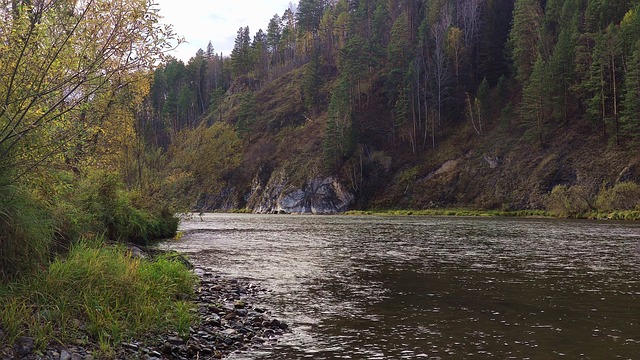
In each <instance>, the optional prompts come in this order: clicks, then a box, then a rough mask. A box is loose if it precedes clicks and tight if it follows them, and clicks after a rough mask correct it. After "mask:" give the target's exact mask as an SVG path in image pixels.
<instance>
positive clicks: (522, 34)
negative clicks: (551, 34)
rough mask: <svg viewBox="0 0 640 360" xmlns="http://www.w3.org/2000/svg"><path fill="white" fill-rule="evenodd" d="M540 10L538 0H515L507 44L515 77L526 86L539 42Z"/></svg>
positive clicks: (537, 52)
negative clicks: (509, 48)
mask: <svg viewBox="0 0 640 360" xmlns="http://www.w3.org/2000/svg"><path fill="white" fill-rule="evenodd" d="M541 19H542V10H541V9H540V2H539V0H516V2H515V7H514V10H513V25H512V27H511V33H510V34H509V45H510V47H511V54H512V59H513V63H514V67H515V70H516V79H517V80H518V81H519V82H520V84H522V85H524V86H526V83H527V81H528V80H529V76H530V75H531V72H532V70H533V65H534V63H535V62H536V61H537V60H536V58H537V56H538V54H539V47H540V44H541V40H542V39H541V36H540V34H541V27H540V22H541Z"/></svg>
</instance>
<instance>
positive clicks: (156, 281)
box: [0, 241, 195, 357]
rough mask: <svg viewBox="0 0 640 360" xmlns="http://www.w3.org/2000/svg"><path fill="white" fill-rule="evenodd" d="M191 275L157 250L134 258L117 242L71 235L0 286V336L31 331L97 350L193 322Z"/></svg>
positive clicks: (104, 353) (43, 339)
mask: <svg viewBox="0 0 640 360" xmlns="http://www.w3.org/2000/svg"><path fill="white" fill-rule="evenodd" d="M194 285H195V277H194V275H192V274H191V273H190V272H189V271H188V269H187V268H186V267H185V265H184V264H183V263H181V262H179V261H174V260H172V259H170V258H167V257H162V256H160V257H159V258H157V259H155V260H153V261H147V260H142V259H140V258H137V257H134V256H132V255H131V253H130V252H129V253H127V248H126V247H124V246H121V245H120V246H106V244H105V243H102V242H99V241H93V242H86V241H82V242H77V243H75V244H74V245H73V246H72V247H71V249H70V251H69V252H68V253H66V254H65V255H64V256H59V257H58V258H56V259H55V260H54V261H53V262H51V263H50V264H49V265H47V266H45V267H44V269H42V270H41V271H38V272H37V273H35V274H32V275H31V276H28V277H21V279H20V280H18V281H16V282H12V283H10V284H8V285H5V286H3V287H2V288H0V301H2V304H3V306H2V308H1V309H0V318H2V327H3V329H4V332H5V333H4V339H3V340H4V341H5V343H6V344H13V343H14V341H15V340H16V339H17V338H18V337H24V336H27V337H31V338H33V339H34V340H35V345H36V347H37V348H40V349H42V348H44V347H45V346H46V345H47V344H48V343H49V342H50V341H52V340H55V341H60V342H62V343H76V344H77V345H83V344H84V345H87V344H91V343H95V344H96V346H97V348H96V349H93V350H94V351H96V352H97V355H99V357H109V356H111V355H112V352H113V350H114V347H115V346H119V344H120V343H121V342H122V341H125V340H127V339H131V338H136V339H149V338H150V336H151V334H162V333H166V332H168V331H170V330H171V331H176V332H178V333H179V334H182V335H183V336H185V335H188V334H189V326H190V325H191V324H193V323H194V321H195V318H194V313H193V311H192V310H193V304H192V303H190V302H189V301H188V300H190V299H191V298H192V296H193V289H194Z"/></svg>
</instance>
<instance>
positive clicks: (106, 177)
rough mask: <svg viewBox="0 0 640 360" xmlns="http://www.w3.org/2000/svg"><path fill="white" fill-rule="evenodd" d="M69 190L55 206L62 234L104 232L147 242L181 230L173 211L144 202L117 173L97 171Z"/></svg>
mask: <svg viewBox="0 0 640 360" xmlns="http://www.w3.org/2000/svg"><path fill="white" fill-rule="evenodd" d="M67 189H68V190H67V191H63V192H61V193H60V194H59V195H58V196H57V200H58V201H57V202H56V204H55V205H54V211H55V216H54V218H55V220H56V224H57V225H58V229H59V233H60V234H62V235H63V236H66V237H69V238H72V239H73V238H80V237H91V236H95V235H104V236H105V237H106V238H107V239H110V240H114V241H121V242H131V243H135V244H141V245H146V244H148V243H149V242H150V241H152V240H154V239H162V238H171V237H173V236H174V235H175V233H176V231H177V229H178V221H179V220H178V219H177V218H176V217H175V216H173V213H172V212H171V211H169V210H168V209H166V208H160V209H157V208H153V206H152V205H149V204H145V203H144V201H143V199H142V196H141V195H140V194H139V193H137V192H135V191H129V190H127V189H126V188H125V186H124V184H123V183H122V181H121V180H120V178H119V176H118V175H117V174H115V173H109V172H102V171H96V172H94V173H91V174H89V175H88V176H87V177H86V178H84V179H82V180H80V181H79V182H78V183H76V184H73V186H69V187H68V188H67Z"/></svg>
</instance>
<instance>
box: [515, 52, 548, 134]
mask: <svg viewBox="0 0 640 360" xmlns="http://www.w3.org/2000/svg"><path fill="white" fill-rule="evenodd" d="M548 111H549V78H548V76H547V64H546V63H545V61H544V60H543V59H542V56H541V55H538V59H537V60H536V62H535V64H534V65H533V69H532V71H531V76H530V78H529V81H528V82H527V85H526V86H525V88H524V90H523V92H522V103H521V104H520V114H521V117H522V119H523V120H524V121H525V126H526V127H527V130H528V131H532V132H533V134H535V136H536V137H537V139H538V142H539V144H540V147H544V146H545V141H544V139H545V132H544V129H545V125H546V122H547V119H548V117H549V114H548Z"/></svg>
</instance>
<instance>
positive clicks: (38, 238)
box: [0, 176, 54, 282]
mask: <svg viewBox="0 0 640 360" xmlns="http://www.w3.org/2000/svg"><path fill="white" fill-rule="evenodd" d="M53 233H54V227H53V222H52V220H51V217H50V215H49V213H48V212H47V210H46V208H45V207H44V206H43V205H42V204H40V203H39V202H38V201H37V200H36V199H34V198H33V197H32V196H30V195H29V194H28V193H27V192H25V191H21V189H20V188H19V187H16V186H14V185H11V184H9V183H8V182H6V181H3V179H2V177H1V176H0V282H1V281H2V280H6V279H12V278H15V277H17V276H21V275H24V274H27V273H29V272H31V271H33V270H34V269H35V268H36V267H37V266H38V265H40V264H42V263H45V262H46V261H47V260H48V256H49V249H50V246H51V242H52V238H53Z"/></svg>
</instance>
